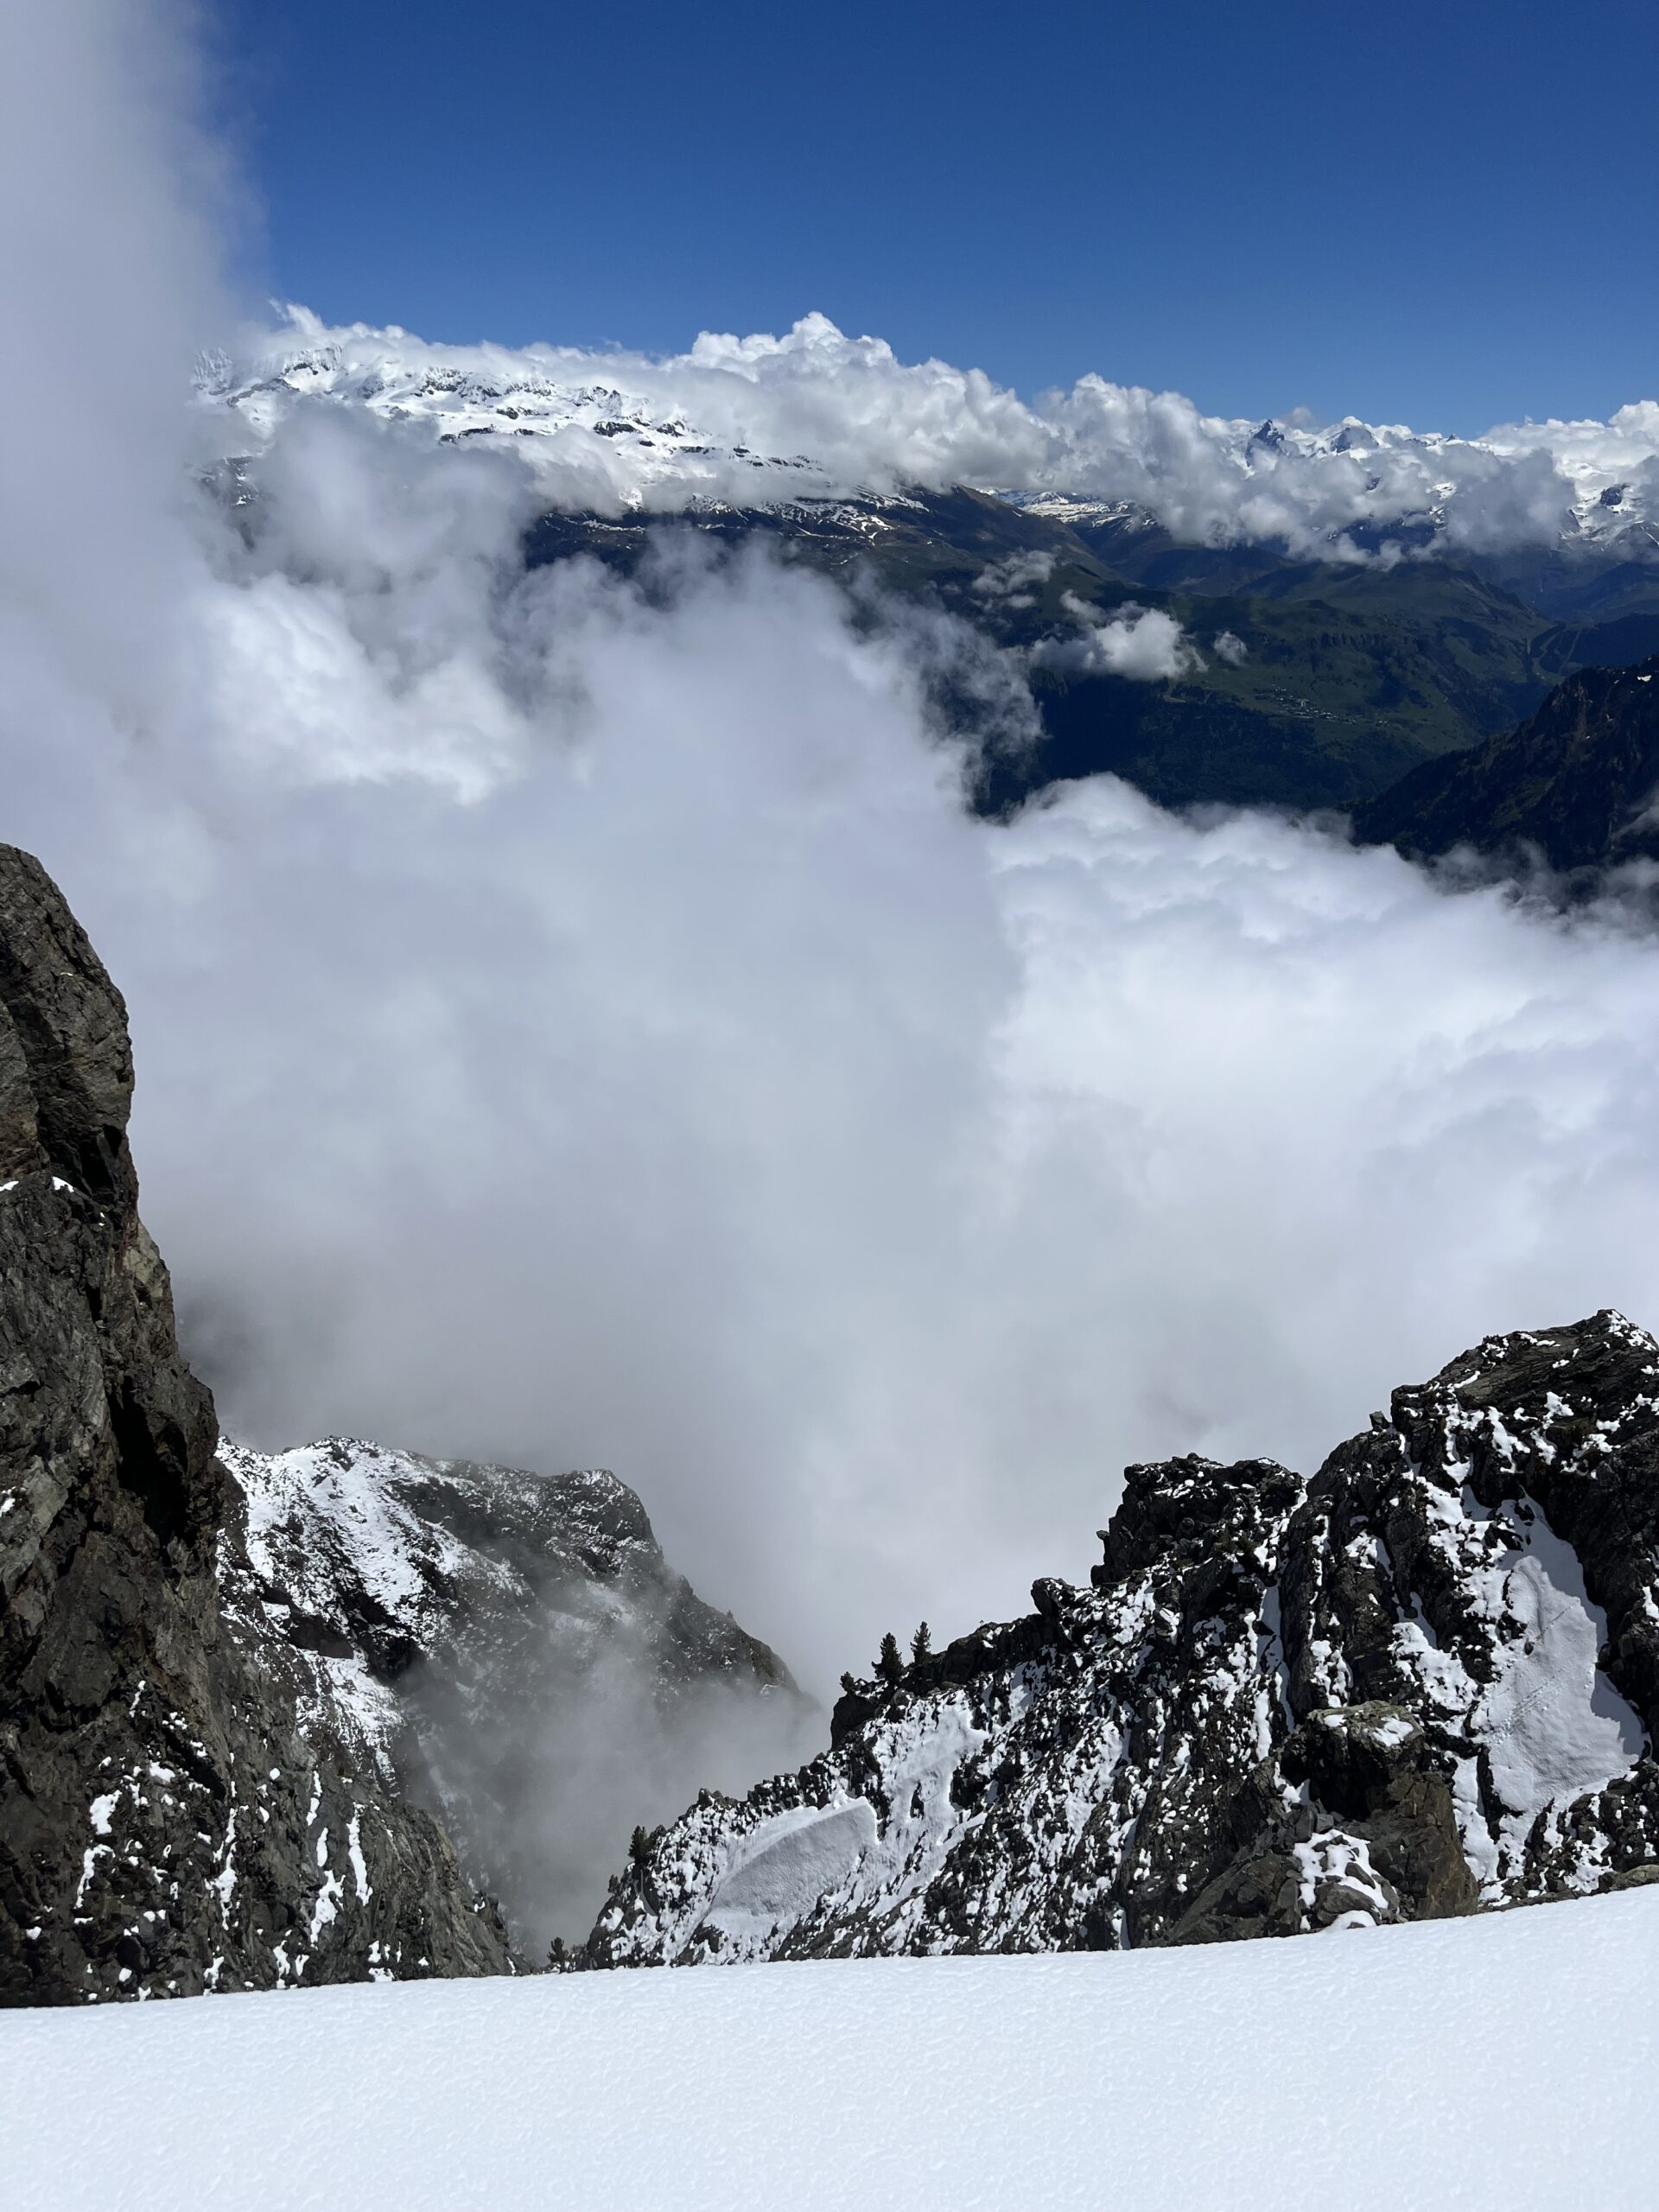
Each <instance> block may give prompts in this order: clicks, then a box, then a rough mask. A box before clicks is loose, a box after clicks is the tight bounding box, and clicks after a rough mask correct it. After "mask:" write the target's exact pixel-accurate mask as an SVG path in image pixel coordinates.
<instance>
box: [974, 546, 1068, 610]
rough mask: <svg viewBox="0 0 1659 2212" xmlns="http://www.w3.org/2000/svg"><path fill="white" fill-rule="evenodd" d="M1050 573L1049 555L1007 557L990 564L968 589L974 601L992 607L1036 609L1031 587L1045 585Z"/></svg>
mask: <svg viewBox="0 0 1659 2212" xmlns="http://www.w3.org/2000/svg"><path fill="white" fill-rule="evenodd" d="M1053 573H1054V556H1053V555H1052V553H1043V552H1039V551H1035V550H1033V551H1032V552H1028V553H1010V554H1009V556H1007V560H1005V561H993V562H992V563H991V564H990V566H989V567H988V568H986V569H981V571H980V573H979V575H976V577H975V579H974V581H973V583H972V584H971V586H970V587H969V588H970V590H971V591H972V592H973V594H974V596H975V597H976V599H982V600H985V601H990V602H992V603H994V604H995V603H1000V604H1001V605H1002V606H1005V607H1035V605H1036V604H1037V594H1036V592H1035V591H1034V590H1033V586H1034V585H1041V584H1046V582H1048V580H1049V578H1050V577H1051V576H1052V575H1053Z"/></svg>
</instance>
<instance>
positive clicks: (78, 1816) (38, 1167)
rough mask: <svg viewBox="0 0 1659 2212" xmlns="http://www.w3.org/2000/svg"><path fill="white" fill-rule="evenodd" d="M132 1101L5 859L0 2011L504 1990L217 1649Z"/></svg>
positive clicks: (365, 1779) (429, 1868)
mask: <svg viewBox="0 0 1659 2212" xmlns="http://www.w3.org/2000/svg"><path fill="white" fill-rule="evenodd" d="M131 1090H132V1063H131V1058H130V1052H129V1048H128V1043H127V1031H126V1018H125V1009H124V1006H123V1003H122V1001H121V998H120V995H119V994H118V992H117V990H116V989H115V988H114V986H113V985H112V984H111V982H110V979H109V977H108V976H106V975H105V971H104V969H103V967H102V966H101V964H100V963H99V959H98V957H97V955H96V954H95V953H94V952H93V950H92V947H91V945H90V944H88V943H87V941H86V937H85V935H84V934H83V932H82V931H81V930H80V929H79V926H78V925H77V924H76V923H75V921H74V919H73V916H72V915H71V914H70V913H69V912H68V910H67V907H66V906H65V905H64V903H63V900H62V899H61V898H60V895H59V893H57V891H56V889H55V888H54V886H53V884H52V883H51V881H50V880H49V879H48V877H47V875H46V874H45V872H44V871H43V870H42V869H41V867H40V865H39V863H38V862H36V861H34V860H31V859H30V858H29V856H28V855H26V854H23V853H20V852H17V851H16V850H15V849H11V848H10V847H0V2003H3V2004H9V2005H18V2004H62V2003H79V2002H85V2001H88V2000H94V1999H105V1998H110V1997H116V1996H132V1995H137V1994H156V1995H159V1994H162V1993H187V1992H192V1991H196V1990H202V1989H213V1988H244V1987H252V1988H270V1987H272V1986H279V1985H282V1984H283V1983H290V1982H294V1981H297V1980H306V1981H308V1982H319V1981H339V1980H356V1979H361V1978H364V1977H366V1976H368V1975H370V1974H387V1975H398V1974H411V1975H412V1974H491V1973H499V1972H501V1971H504V1970H505V1968H506V1967H507V1966H508V1963H509V1960H508V1952H507V1946H506V1941H505V1934H504V1931H503V1929H502V1925H501V1923H500V1920H499V1915H498V1914H497V1912H496V1911H495V1910H494V1908H493V1905H492V1904H490V1903H489V1902H488V1901H487V1900H485V1899H480V1898H479V1897H476V1896H475V1895H474V1892H473V1891H472V1890H471V1888H470V1887H469V1885H467V1883H466V1882H465V1880H464V1879H463V1878H462V1877H461V1873H460V1871H459V1869H458V1867H457V1865H456V1861H455V1858H454V1852H453V1851H452V1849H451V1847H450V1846H449V1844H448V1841H447V1840H446V1839H445V1837H444V1836H443V1834H442V1832H441V1831H440V1829H439V1828H438V1827H437V1826H436V1825H435V1823H434V1821H431V1820H430V1819H429V1817H428V1816H427V1815H425V1814H423V1813H421V1812H419V1811H416V1809H414V1808H411V1807H410V1806H408V1805H405V1804H402V1803H399V1802H397V1800H396V1799H394V1798H393V1797H391V1796H389V1795H387V1794H386V1793H385V1791H384V1790H382V1789H380V1788H378V1786H377V1784H376V1783H375V1781H374V1779H373V1777H372V1776H371V1775H369V1774H367V1773H360V1774H358V1775H355V1776H353V1774H352V1773H351V1772H350V1771H349V1770H346V1769H345V1768H344V1767H343V1766H342V1765H341V1764H340V1763H338V1762H337V1761H335V1760H334V1758H331V1757H330V1756H329V1755H328V1752H327V1747H323V1748H321V1749H316V1748H314V1747H313V1746H312V1745H310V1744H309V1743H308V1742H307V1741H306V1739H305V1738H303V1737H302V1734H301V1733H300V1732H299V1730H298V1728H297V1726H296V1713H295V1709H294V1707H293V1704H292V1701H291V1700H290V1698H289V1696H288V1695H287V1694H286V1693H285V1692H284V1691H283V1689H282V1688H280V1687H279V1686H278V1685H277V1683H276V1682H275V1681H272V1680H271V1679H270V1676H269V1675H268V1674H267V1673H266V1672H265V1670H264V1669H262V1668H261V1667H260V1666H259V1665H258V1664H257V1662H255V1661H254V1660H252V1659H251V1658H250V1657H249V1656H247V1655H245V1653H244V1652H243V1651H242V1650H241V1649H238V1646H237V1645H236V1644H235V1643H234V1642H232V1640H231V1639H230V1638H229V1637H226V1635H225V1634H224V1633H223V1630H222V1624H221V1621H220V1618H219V1601H218V1596H217V1591H216V1586H215V1574H214V1568H215V1550H216V1545H217V1541H218V1536H219V1527H220V1522H221V1519H222V1517H223V1514H224V1511H225V1506H226V1478H225V1474H224V1471H223V1469H222V1467H221V1466H220V1465H219V1461H218V1459H216V1457H215V1446H216V1437H217V1431H216V1424H215V1421H214V1416H213V1402H212V1400H211V1399H210V1398H209V1396H208V1394H207V1391H206V1390H205V1389H203V1388H202V1387H201V1385H200V1383H198V1382H197V1381H196V1380H195V1378H194V1376H192V1375H191V1373H190V1372H189V1370H188V1368H187V1367H186V1366H185V1365H184V1363H183V1361H182V1360H181V1357H180V1356H179V1351H178V1348H177V1344H176V1343H175V1338H174V1329H173V1310H172V1299H171V1293H170V1289H169V1287H168V1276H167V1270H166V1268H164V1267H163V1266H162V1261H161V1257H160V1255H159V1254H158V1253H157V1251H156V1247H155V1245H154V1244H153V1243H151V1241H150V1239H149V1236H147V1234H146V1233H145V1230H144V1228H143V1224H142V1223H141V1222H140V1221H139V1219H138V1216H137V1210H136V1200H137V1181H136V1178H135V1176H134V1173H133V1169H132V1163H131V1160H130V1157H129V1154H128V1151H127V1142H126V1123H127V1110H128V1106H129V1103H130V1096H131Z"/></svg>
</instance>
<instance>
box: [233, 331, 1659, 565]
mask: <svg viewBox="0 0 1659 2212" xmlns="http://www.w3.org/2000/svg"><path fill="white" fill-rule="evenodd" d="M200 410H201V412H200V435H201V436H202V438H203V440H204V442H205V443H206V444H207V446H208V447H210V448H217V449H219V450H220V451H224V450H233V451H238V452H241V451H245V450H247V449H248V448H255V449H257V448H260V447H261V446H262V445H263V444H264V442H265V441H266V440H268V439H269V438H270V436H271V435H273V433H274V431H275V429H276V428H277V425H278V424H280V423H284V422H286V421H288V420H289V418H290V417H292V416H294V415H295V414H296V413H304V412H318V411H324V410H361V411H366V412H369V413H372V414H374V415H377V416H380V417H382V418H383V419H385V420H389V421H403V422H409V423H416V424H418V425H419V426H420V427H421V428H422V429H423V430H424V431H425V433H426V435H428V436H429V438H434V439H436V440H439V441H442V442H447V443H448V444H449V445H450V446H452V447H454V446H467V445H480V444H485V445H491V446H493V447H495V448H499V449H500V450H502V451H503V452H505V453H507V454H511V455H512V458H513V460H514V461H516V462H518V463H519V464H521V465H522V466H523V467H524V468H525V470H526V473H527V474H530V475H531V478H532V480H533V481H534V482H535V484H536V486H537V494H538V496H539V497H540V498H542V499H543V500H545V501H547V502H550V504H552V505H557V506H562V507H568V508H572V509H588V508H591V509H594V510H597V511H598V512H605V513H616V512H625V511H628V510H644V511H646V512H677V511H679V510H681V509H683V508H684V507H685V506H687V505H689V504H691V503H693V502H695V501H698V500H716V501H724V502H728V503H734V504H736V505H775V504H777V503H779V502H781V501H788V500H791V499H802V498H824V497H834V496H844V495H848V494H851V493H877V494H892V493H899V492H902V491H903V490H904V489H905V488H906V486H923V487H925V488H930V489H941V488H944V487H947V486H951V485H955V484H969V485H975V486H982V487H984V488H987V489H990V490H996V491H1001V492H1004V493H1009V494H1012V495H1014V496H1016V497H1020V498H1023V499H1030V500H1033V501H1039V502H1041V501H1048V502H1051V503H1053V502H1058V508H1059V511H1060V512H1084V513H1085V514H1086V513H1089V512H1097V511H1098V510H1099V509H1100V508H1101V507H1103V506H1104V507H1108V508H1116V509H1126V508H1127V509H1134V510H1136V511H1139V512H1142V513H1144V514H1146V515H1147V516H1150V517H1151V518H1153V519H1154V520H1155V521H1156V522H1158V523H1160V524H1162V525H1163V526H1164V527H1165V528H1166V529H1167V530H1169V531H1171V532H1172V533H1173V535H1174V536H1175V537H1178V538H1179V539H1182V540H1184V541H1186V542H1190V543H1201V544H1212V545H1224V544H1237V543H1271V544H1275V545H1283V546H1286V547H1287V548H1288V549H1289V550H1292V551H1293V552H1294V553H1297V554H1299V555H1304V556H1315V557H1319V558H1324V559H1332V560H1338V561H1362V560H1372V559H1380V560H1384V561H1391V560H1397V559H1400V558H1402V557H1405V556H1408V555H1410V554H1413V553H1415V552H1419V551H1421V550H1424V549H1425V548H1430V549H1435V550H1444V551H1447V552H1454V553H1475V552H1497V551H1503V550H1514V549H1516V548H1520V547H1526V546H1551V545H1555V544H1557V543H1560V542H1562V541H1563V539H1565V540H1566V542H1567V543H1572V544H1578V545H1583V546H1592V547H1595V546H1605V545H1610V544H1614V543H1618V541H1620V540H1621V539H1622V538H1624V537H1626V536H1627V534H1628V533H1630V532H1631V531H1636V532H1637V533H1638V534H1643V543H1644V544H1645V543H1647V540H1646V537H1645V534H1644V533H1645V532H1646V531H1647V530H1648V529H1649V526H1650V525H1652V524H1656V523H1659V402H1656V401H1653V400H1645V401H1637V402H1636V403H1634V404H1631V405H1629V406H1626V407H1623V408H1620V409H1619V410H1618V412H1617V413H1616V414H1615V415H1614V416H1612V417H1611V420H1610V421H1608V422H1606V423H1591V422H1582V423H1560V422H1547V423H1510V424H1507V425H1502V426H1499V427H1497V428H1496V429H1492V430H1491V431H1489V432H1487V434H1486V435H1484V437H1482V438H1478V439H1467V438H1454V437H1449V436H1446V435H1440V434H1438V433H1432V432H1430V433H1420V432H1417V431H1414V430H1411V429H1406V428H1405V427H1403V426H1402V425H1397V424H1395V425H1388V424H1383V425H1376V424H1368V423H1361V422H1360V421H1359V420H1358V419H1357V417H1352V416H1350V417H1347V418H1344V421H1342V422H1340V423H1333V424H1330V425H1325V426H1321V425H1318V424H1315V423H1312V422H1311V421H1307V420H1305V419H1304V418H1302V417H1301V416H1293V417H1292V418H1291V419H1290V420H1289V421H1287V422H1285V423H1267V424H1260V423H1252V422H1249V421H1229V420H1226V419H1224V418H1222V417H1218V416H1206V415H1204V414H1202V413H1200V411H1199V410H1198V408H1196V407H1195V406H1194V405H1193V404H1192V401H1191V400H1189V399H1186V398H1185V397H1182V396H1181V394H1179V392H1169V391H1165V392H1154V391H1145V390H1143V389H1141V388H1138V387H1135V386H1128V385H1117V384H1113V383H1110V382H1109V381H1108V380H1107V379H1106V378H1103V377H1101V376H1098V375H1090V376H1085V377H1084V378H1081V379H1079V381H1078V382H1077V384H1076V385H1073V386H1072V387H1071V390H1070V391H1052V392H1047V393H1044V394H1042V395H1040V396H1039V397H1037V398H1036V399H1035V400H1033V401H1030V402H1027V401H1026V400H1023V399H1021V398H1020V397H1019V395H1018V394H1017V393H1015V392H1013V391H1007V390H1006V389H1004V388H1002V387H1001V386H999V385H995V384H993V383H992V382H991V380H990V379H989V378H988V377H986V376H984V375H983V374H982V372H980V371H978V370H976V369H958V368H955V367H953V366H951V365H950V364H949V363H947V362H944V361H938V360H928V361H921V362H914V363H906V362H901V361H900V360H899V359H897V357H896V356H895V355H894V353H893V350H892V348H891V347H890V346H887V344H886V343H885V342H884V341H883V340H880V339H879V338H869V337H864V338H850V337H848V336H847V335H845V334H843V333H842V332H841V331H840V330H838V329H837V328H836V326H835V325H834V324H833V323H832V322H830V321H828V320H827V319H826V318H825V317H824V316H823V315H805V316H804V317H803V318H802V319H801V321H798V323H796V324H795V326H794V327H793V328H792V329H791V330H790V331H788V332H787V333H785V334H784V335H783V336H782V337H773V336H766V335H756V336H752V337H747V338H736V337H731V336H722V335H715V334H710V333H704V334H702V336H701V337H699V338H698V339H697V340H696V343H695V344H694V345H693V346H691V348H690V351H689V352H688V353H682V354H677V355H672V356H669V357H666V358H655V357H651V356H647V355H644V354H639V353H626V352H622V351H615V352H604V353H594V352H585V351H582V349H579V348H575V347H570V346H557V345H546V346H530V347H526V348H524V349H523V350H518V351H515V350H512V349H510V348H507V347H504V346H489V345H480V346H439V345H429V344H428V343H426V342H425V341H424V340H421V339H418V338H416V337H414V336H413V335H411V334H410V333H409V332H407V331H404V330H402V329H398V328H395V327H393V328H390V329H384V330H382V329H374V328H371V327H369V326H367V325H366V324H362V323H353V324H352V325H350V326H349V327H341V328H332V327H327V326H326V325H324V324H323V323H321V321H318V319H317V318H316V317H315V315H310V314H308V312H307V311H306V310H304V309H303V308H289V309H288V310H286V313H285V316H284V319H283V322H282V324H281V325H280V326H279V327H277V328H275V329H249V330H245V331H244V332H243V333H242V334H240V336H239V338H238V340H236V342H235V343H234V345H233V346H231V347H229V348H222V349H219V350H216V351H214V352H213V353H212V354H211V355H210V357H209V358H208V359H207V361H206V363H205V365H204V368H203V371H202V375H201V379H200Z"/></svg>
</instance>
